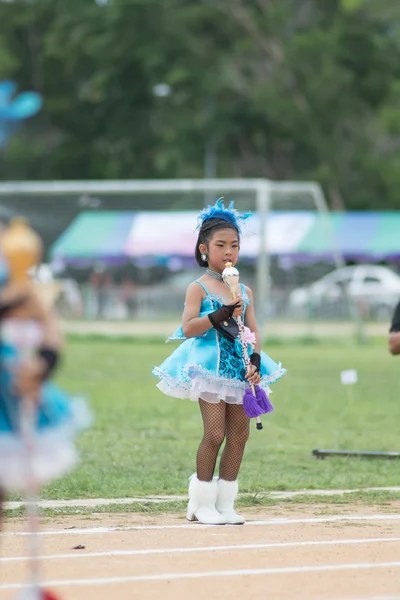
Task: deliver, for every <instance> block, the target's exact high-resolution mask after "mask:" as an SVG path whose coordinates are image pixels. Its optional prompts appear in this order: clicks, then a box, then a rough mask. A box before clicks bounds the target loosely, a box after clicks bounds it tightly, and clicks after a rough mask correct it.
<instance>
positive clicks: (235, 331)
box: [208, 300, 240, 342]
mask: <svg viewBox="0 0 400 600" xmlns="http://www.w3.org/2000/svg"><path fill="white" fill-rule="evenodd" d="M239 304H240V300H238V301H237V302H236V303H235V304H229V305H226V304H224V305H223V306H221V308H218V309H217V310H214V312H212V313H210V314H209V315H208V318H209V319H210V321H211V324H212V326H213V327H214V329H216V330H217V331H219V332H220V334H221V335H223V336H224V337H225V338H226V339H228V340H230V341H231V342H234V341H235V339H236V338H237V336H238V335H239V326H238V324H237V322H236V321H235V319H234V318H233V317H232V315H233V311H234V310H235V308H237V307H238V306H239Z"/></svg>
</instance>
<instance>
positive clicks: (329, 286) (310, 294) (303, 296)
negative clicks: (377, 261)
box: [289, 265, 400, 319]
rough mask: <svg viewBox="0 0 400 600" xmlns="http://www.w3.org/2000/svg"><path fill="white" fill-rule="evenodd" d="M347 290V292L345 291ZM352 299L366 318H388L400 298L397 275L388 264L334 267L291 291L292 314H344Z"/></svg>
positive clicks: (399, 285) (399, 280)
mask: <svg viewBox="0 0 400 600" xmlns="http://www.w3.org/2000/svg"><path fill="white" fill-rule="evenodd" d="M346 292H347V293H346ZM347 298H351V299H352V300H353V301H354V302H355V303H356V305H357V307H358V310H359V311H360V313H361V314H362V315H363V316H365V317H368V318H375V319H389V318H390V317H391V315H392V313H393V310H394V308H395V306H396V304H397V302H398V301H399V300H400V277H399V275H397V274H396V273H395V272H394V271H392V270H391V269H389V268H387V267H381V266H377V265H357V266H354V267H343V268H342V269H336V270H335V271H332V273H329V274H328V275H325V277H322V278H321V279H319V280H318V281H315V282H314V283H312V284H311V285H308V286H304V287H301V288H297V289H295V290H293V292H292V293H291V294H290V296H289V309H290V311H291V312H292V313H295V314H297V315H299V314H303V315H305V314H307V312H308V314H313V315H314V316H328V315H331V316H337V317H341V316H346V314H348V301H347Z"/></svg>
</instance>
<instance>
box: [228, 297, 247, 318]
mask: <svg viewBox="0 0 400 600" xmlns="http://www.w3.org/2000/svg"><path fill="white" fill-rule="evenodd" d="M232 305H235V310H234V311H233V314H232V317H240V316H241V315H242V312H243V300H242V299H241V298H234V299H233V300H230V302H227V303H226V306H232Z"/></svg>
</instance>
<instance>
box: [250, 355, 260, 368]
mask: <svg viewBox="0 0 400 600" xmlns="http://www.w3.org/2000/svg"><path fill="white" fill-rule="evenodd" d="M250 362H251V364H252V365H254V366H255V368H256V372H257V373H259V372H260V369H261V356H260V355H259V354H258V352H253V354H252V355H251V356H250Z"/></svg>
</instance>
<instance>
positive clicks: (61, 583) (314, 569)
mask: <svg viewBox="0 0 400 600" xmlns="http://www.w3.org/2000/svg"><path fill="white" fill-rule="evenodd" d="M398 567H400V562H387V563H359V564H343V565H320V566H304V567H281V568H275V569H241V570H234V571H204V572H199V573H160V574H157V575H133V576H130V577H104V578H99V579H70V580H58V581H57V580H56V581H46V582H44V585H45V586H49V587H66V586H86V585H107V584H116V583H132V582H135V581H173V580H175V581H176V580H179V579H203V578H206V577H243V576H246V575H286V574H289V573H293V574H294V573H318V572H324V571H350V570H351V571H353V570H357V569H393V568H398ZM29 585H30V584H26V583H5V584H3V585H0V590H22V589H26V588H27V587H29Z"/></svg>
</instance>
